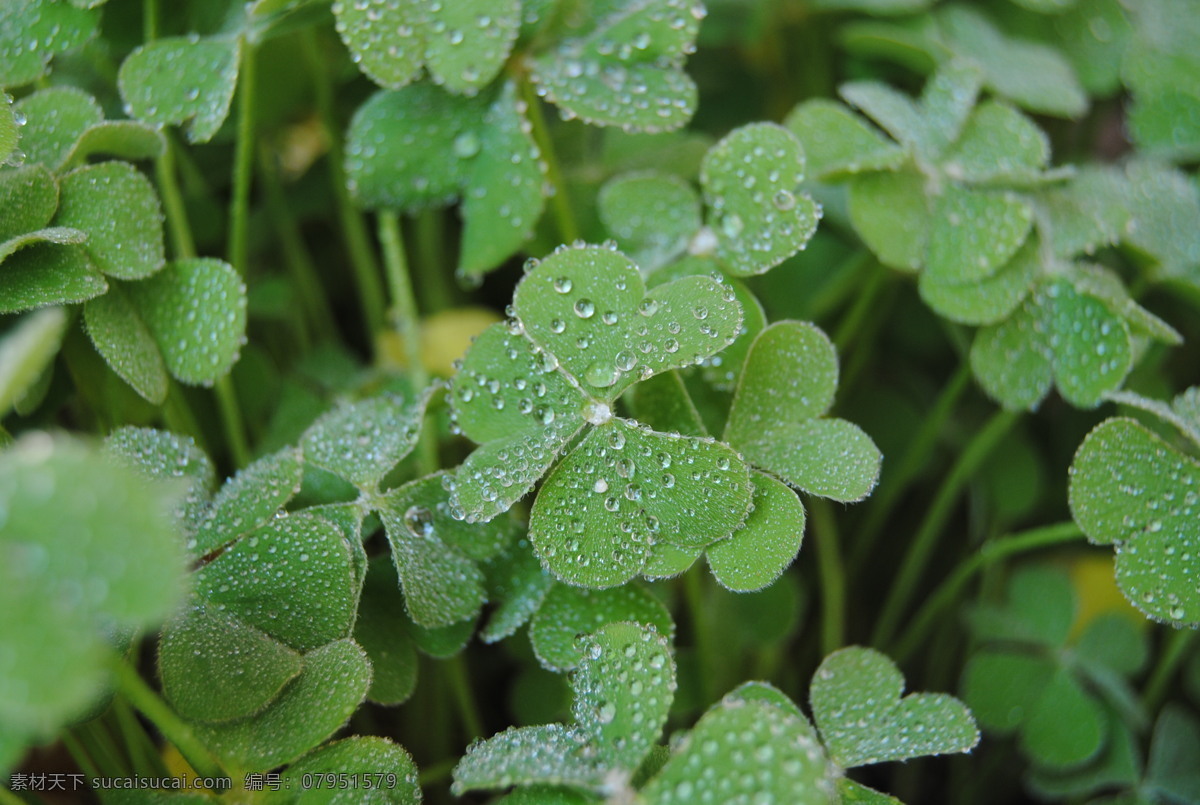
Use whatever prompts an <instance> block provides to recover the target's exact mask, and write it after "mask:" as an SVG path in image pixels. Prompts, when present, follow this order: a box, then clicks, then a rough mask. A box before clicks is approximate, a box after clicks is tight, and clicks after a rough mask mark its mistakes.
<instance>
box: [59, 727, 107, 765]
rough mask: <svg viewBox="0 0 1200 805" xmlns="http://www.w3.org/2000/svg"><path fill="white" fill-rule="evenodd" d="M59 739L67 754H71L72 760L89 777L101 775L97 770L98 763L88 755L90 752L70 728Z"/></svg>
mask: <svg viewBox="0 0 1200 805" xmlns="http://www.w3.org/2000/svg"><path fill="white" fill-rule="evenodd" d="M59 740H60V741H61V742H62V745H63V746H64V747H65V748H66V750H67V754H69V755H70V756H71V760H74V761H75V765H76V766H78V767H79V770H80V771H82V772H83V773H84V774H86V775H87V776H88V777H99V776H100V772H98V771H96V764H94V763H93V762H92V759H91V758H90V757H88V753H87V752H86V751H84V748H83V746H82V745H81V744H80V743H79V740H78V739H76V737H75V736H74V735H73V734H72V733H71V731H70V730H64V731H63V733H62V735H60V736H59Z"/></svg>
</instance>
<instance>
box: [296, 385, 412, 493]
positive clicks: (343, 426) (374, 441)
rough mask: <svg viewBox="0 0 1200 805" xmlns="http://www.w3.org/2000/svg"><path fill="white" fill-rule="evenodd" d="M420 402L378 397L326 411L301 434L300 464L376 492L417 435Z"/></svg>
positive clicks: (383, 395)
mask: <svg viewBox="0 0 1200 805" xmlns="http://www.w3.org/2000/svg"><path fill="white" fill-rule="evenodd" d="M423 413H424V401H423V400H418V401H417V402H416V404H414V403H413V402H410V401H408V400H406V399H404V397H401V396H400V395H397V394H380V395H378V396H375V397H368V398H367V399H365V400H359V401H357V402H352V403H343V404H342V405H339V406H338V407H337V408H334V409H333V410H332V411H329V412H328V413H326V414H325V415H324V416H322V417H321V418H320V419H318V420H317V421H316V422H314V423H313V424H312V425H311V426H310V427H309V429H308V430H307V431H306V432H305V434H304V438H303V439H302V440H301V443H300V444H301V447H302V448H303V450H304V460H305V462H306V463H308V464H312V465H314V466H317V467H321V468H322V469H326V470H329V471H330V472H332V473H333V474H335V475H337V476H339V477H341V478H344V479H346V480H347V481H349V482H350V483H352V484H354V485H355V486H357V487H358V488H360V489H363V490H366V491H371V492H373V491H376V490H377V489H378V487H379V483H380V482H381V481H382V480H383V477H384V476H385V475H387V473H388V471H389V470H391V469H392V467H395V466H396V464H398V463H399V462H400V459H402V458H404V457H405V456H407V455H408V454H409V453H410V452H411V451H412V449H413V446H414V445H416V443H417V438H418V437H419V435H420V425H421V417H422V415H423Z"/></svg>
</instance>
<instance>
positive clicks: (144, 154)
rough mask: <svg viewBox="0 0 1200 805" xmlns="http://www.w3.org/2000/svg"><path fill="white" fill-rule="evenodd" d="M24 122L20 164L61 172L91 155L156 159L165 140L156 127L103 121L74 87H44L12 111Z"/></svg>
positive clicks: (90, 99) (96, 107)
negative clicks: (15, 111)
mask: <svg viewBox="0 0 1200 805" xmlns="http://www.w3.org/2000/svg"><path fill="white" fill-rule="evenodd" d="M14 108H15V109H17V110H18V111H19V112H20V113H21V115H22V116H23V117H24V119H25V121H26V122H25V127H24V129H22V138H21V144H22V147H23V148H24V150H25V162H26V164H33V163H39V162H40V163H42V164H43V165H45V166H46V167H47V168H49V169H50V170H53V171H56V172H61V171H64V170H66V169H68V168H71V167H75V166H78V165H82V164H83V163H84V162H86V161H87V158H88V157H90V156H94V155H96V154H107V155H109V156H114V157H117V158H118V159H129V160H137V159H149V158H152V157H157V156H159V155H161V154H162V151H163V148H165V147H166V139H165V138H164V137H163V135H162V132H160V131H158V130H157V129H156V128H152V127H150V126H146V125H144V124H142V123H139V122H137V121H133V120H105V119H104V112H103V110H102V109H101V108H100V105H99V104H98V103H96V100H95V99H94V98H93V97H92V96H91V95H88V94H87V93H86V92H84V91H82V90H79V89H76V88H75V87H47V88H46V89H41V90H38V91H37V92H34V93H33V94H31V95H27V96H26V97H24V98H22V99H21V100H20V101H19V102H18V103H17V104H16V106H15V107H14Z"/></svg>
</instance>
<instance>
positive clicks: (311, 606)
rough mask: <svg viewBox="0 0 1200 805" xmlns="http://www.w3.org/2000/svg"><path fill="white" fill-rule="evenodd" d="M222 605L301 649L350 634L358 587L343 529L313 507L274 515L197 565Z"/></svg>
mask: <svg viewBox="0 0 1200 805" xmlns="http://www.w3.org/2000/svg"><path fill="white" fill-rule="evenodd" d="M195 579H196V590H197V591H198V592H200V593H201V594H202V595H204V596H205V598H207V599H208V600H209V601H211V602H212V603H213V604H215V605H216V607H217V609H219V610H222V611H224V612H228V613H229V614H231V615H233V616H235V617H237V618H238V619H240V620H242V621H244V622H246V623H248V624H250V625H251V626H254V627H256V628H258V629H261V630H262V631H264V632H266V633H267V634H269V635H271V636H272V637H275V638H278V639H279V640H282V641H283V642H284V643H286V644H288V645H289V646H291V647H292V648H295V649H297V650H298V651H307V650H310V649H312V648H315V647H316V646H322V645H324V644H326V643H328V642H330V641H332V640H337V639H339V638H342V637H345V636H347V635H348V634H349V633H350V629H351V627H352V626H353V623H354V609H355V604H356V601H357V597H358V596H357V591H356V590H355V589H354V588H355V584H354V570H353V568H352V567H351V559H350V551H349V550H348V549H347V547H346V545H345V543H344V542H343V540H342V534H341V532H340V531H339V530H338V529H337V528H335V527H334V526H333V525H332V524H330V523H329V522H328V521H327V520H324V519H322V518H320V517H315V516H313V515H311V514H305V513H300V514H292V515H288V516H286V517H280V518H276V519H274V520H272V521H271V522H270V523H268V524H267V525H264V526H262V527H261V528H259V529H258V530H256V531H253V532H251V533H250V534H249V535H248V536H246V537H245V538H243V539H242V540H240V541H238V542H237V543H235V544H234V545H232V546H231V547H229V548H228V549H226V550H225V552H224V553H222V554H221V555H220V556H218V557H217V558H216V559H214V560H213V561H211V562H209V563H208V564H207V565H205V566H204V567H202V568H200V570H198V571H197V572H196V575H195Z"/></svg>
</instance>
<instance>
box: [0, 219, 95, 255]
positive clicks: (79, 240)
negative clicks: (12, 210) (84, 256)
mask: <svg viewBox="0 0 1200 805" xmlns="http://www.w3.org/2000/svg"><path fill="white" fill-rule="evenodd" d="M86 242H87V233H86V232H81V231H79V230H78V229H72V228H70V227H67V226H48V227H46V228H44V229H35V230H34V231H32V232H26V233H25V234H23V235H18V236H17V237H15V238H9V239H8V240H6V241H4V242H3V243H0V262H4V260H6V259H7V258H8V257H9V256H10V255H13V254H16V253H17V252H19V251H20V250H21V249H24V248H25V247H26V246H34V245H36V244H38V243H45V244H56V245H59V246H79V245H82V244H83V243H86Z"/></svg>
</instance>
